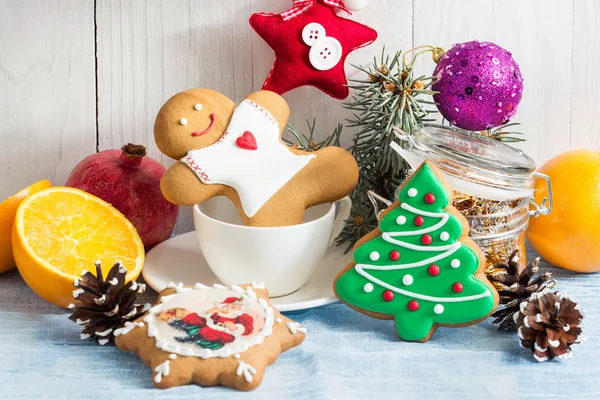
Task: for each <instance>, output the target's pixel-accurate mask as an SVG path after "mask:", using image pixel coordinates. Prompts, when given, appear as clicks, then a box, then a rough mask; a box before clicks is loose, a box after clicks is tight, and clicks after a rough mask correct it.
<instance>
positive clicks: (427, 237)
mask: <svg viewBox="0 0 600 400" xmlns="http://www.w3.org/2000/svg"><path fill="white" fill-rule="evenodd" d="M431 242H433V238H432V237H431V235H428V234H425V235H423V236H421V243H423V244H424V245H426V246H427V245H429V244H431Z"/></svg>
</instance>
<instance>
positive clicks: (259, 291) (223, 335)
mask: <svg viewBox="0 0 600 400" xmlns="http://www.w3.org/2000/svg"><path fill="white" fill-rule="evenodd" d="M169 287H170V288H169V289H166V290H164V291H162V292H161V293H160V297H159V301H158V303H157V304H156V305H155V306H154V307H152V308H151V309H150V310H149V311H148V313H147V314H146V315H145V316H144V317H142V318H139V319H138V320H136V321H133V322H128V323H126V325H125V326H124V327H123V328H121V329H118V330H116V331H115V343H116V345H117V346H118V347H119V349H121V350H124V351H129V352H132V353H135V354H139V356H140V358H141V359H142V361H144V363H146V364H147V365H149V366H150V367H151V368H152V374H153V379H152V380H153V382H154V386H156V387H158V388H162V389H165V388H170V387H174V386H181V385H187V384H192V383H196V384H199V385H201V386H218V385H223V386H227V387H230V388H233V389H238V390H252V389H255V388H257V387H258V386H259V385H260V383H261V381H262V378H263V374H264V372H265V370H266V368H267V366H269V365H270V364H272V363H274V362H275V361H276V360H277V358H278V357H279V354H280V353H281V352H284V351H287V350H289V349H291V348H292V347H295V346H298V345H299V344H301V343H302V341H303V340H304V336H305V334H306V329H305V328H304V327H302V326H301V325H300V324H299V323H298V322H294V321H292V320H290V319H288V318H286V317H284V316H283V315H281V313H280V312H279V311H277V309H275V308H274V307H272V306H271V304H270V303H269V296H268V294H267V291H266V290H265V288H264V285H260V284H255V283H253V284H252V285H242V286H232V287H231V288H228V287H225V286H223V285H218V284H215V285H213V286H212V287H207V286H204V285H202V284H196V285H195V286H194V287H184V286H183V285H182V284H181V283H180V284H178V285H175V284H170V285H169Z"/></svg>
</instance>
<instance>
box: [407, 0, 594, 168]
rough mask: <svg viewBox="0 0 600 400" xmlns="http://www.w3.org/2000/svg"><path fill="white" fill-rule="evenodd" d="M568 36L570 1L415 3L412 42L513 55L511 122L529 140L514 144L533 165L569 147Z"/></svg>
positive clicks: (421, 0)
mask: <svg viewBox="0 0 600 400" xmlns="http://www.w3.org/2000/svg"><path fill="white" fill-rule="evenodd" d="M588 3H589V1H588ZM542 10H543V11H542ZM572 35H573V0H530V1H520V0H502V1H494V0H477V1H475V0H454V1H452V2H445V1H439V0H419V1H417V2H415V19H414V37H415V45H421V44H434V45H439V46H443V47H446V48H449V47H450V46H451V45H452V44H453V43H457V42H465V41H469V40H474V39H479V40H486V41H492V42H495V43H497V44H498V45H500V46H502V47H504V48H506V49H508V50H509V51H511V52H512V53H513V55H514V57H515V60H516V61H517V63H518V64H519V66H520V68H521V72H522V73H523V76H524V79H525V92H524V96H523V100H522V101H521V104H520V107H519V111H518V112H517V114H516V116H515V117H514V118H513V121H515V122H520V123H521V124H522V126H521V131H522V132H524V133H525V134H526V136H527V139H528V141H527V142H526V143H525V144H523V145H519V146H517V147H520V148H522V149H524V150H525V151H526V152H527V153H528V154H529V155H531V156H532V157H533V158H534V159H535V160H536V162H537V163H538V165H541V164H542V163H543V162H544V161H546V160H547V159H549V158H550V157H552V156H554V155H556V154H558V153H560V152H562V151H565V150H566V149H567V148H568V147H569V131H570V121H569V109H570V96H571V83H570V76H571V42H572V38H573V36H572ZM582 62H587V60H584V61H582ZM429 65H430V67H429V70H428V71H433V63H430V64H429ZM590 68H592V66H590Z"/></svg>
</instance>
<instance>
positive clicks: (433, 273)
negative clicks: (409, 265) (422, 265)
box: [427, 264, 440, 276]
mask: <svg viewBox="0 0 600 400" xmlns="http://www.w3.org/2000/svg"><path fill="white" fill-rule="evenodd" d="M427 272H429V275H431V276H438V275H439V274H440V267H438V266H437V265H435V264H431V265H430V266H429V268H427Z"/></svg>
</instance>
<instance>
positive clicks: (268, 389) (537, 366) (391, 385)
mask: <svg viewBox="0 0 600 400" xmlns="http://www.w3.org/2000/svg"><path fill="white" fill-rule="evenodd" d="M541 268H542V269H544V270H551V271H552V272H553V273H554V275H555V277H556V278H557V279H558V281H559V283H558V286H557V288H558V289H561V290H563V291H566V292H567V293H569V294H570V295H571V296H572V297H573V298H574V299H575V300H577V301H578V302H579V303H580V307H581V310H582V311H583V312H584V313H585V319H584V321H585V324H584V334H585V335H586V336H587V341H586V342H585V343H583V344H581V345H577V346H574V348H573V349H574V357H573V359H571V360H568V361H562V362H559V361H553V362H546V363H537V362H535V361H533V358H532V356H531V352H530V351H529V350H524V349H522V348H521V347H519V340H518V337H517V336H516V335H515V334H514V333H505V332H497V331H496V328H495V326H493V325H491V323H490V320H488V321H485V322H483V323H480V324H478V325H475V326H472V327H468V328H463V329H448V328H441V329H439V330H438V331H437V333H436V334H435V335H434V337H433V338H432V339H431V340H430V341H429V342H427V343H424V344H418V343H404V342H401V341H399V340H398V339H397V337H396V334H395V330H394V326H393V323H392V322H391V321H380V320H375V319H371V318H368V317H366V316H364V315H362V314H359V313H357V312H355V311H352V310H351V309H349V308H347V307H345V306H344V305H342V304H340V303H335V304H331V305H328V306H324V307H320V308H315V309H310V310H304V311H297V312H292V313H287V315H289V316H290V317H292V318H294V319H296V320H298V321H299V322H301V323H302V325H304V326H306V327H307V328H308V331H309V332H308V335H307V338H306V340H305V342H304V343H303V344H302V345H301V346H300V347H297V348H295V349H292V350H291V351H289V352H287V353H284V354H282V355H281V357H280V358H279V360H278V361H277V362H276V363H275V364H274V365H272V366H271V367H269V368H268V369H267V373H266V375H265V378H264V380H263V383H262V385H261V386H260V387H259V388H258V389H257V390H256V391H254V392H249V393H241V392H235V391H233V390H230V389H226V388H202V387H199V386H187V387H179V388H172V389H168V390H159V389H154V388H153V386H152V382H151V372H150V368H148V367H146V366H145V365H144V364H143V363H142V362H141V361H140V360H139V358H138V357H137V356H134V355H132V354H128V353H124V352H121V351H119V350H118V349H117V348H116V347H114V346H105V347H101V346H98V345H96V343H95V342H94V341H89V340H88V341H81V340H80V339H79V327H78V326H77V325H75V324H74V323H72V322H71V321H69V320H68V319H67V315H68V314H67V312H66V311H64V310H62V309H59V308H57V307H54V306H52V305H50V304H48V303H46V302H44V301H43V300H41V299H40V298H38V297H37V296H36V295H35V294H34V293H33V292H32V291H31V290H30V289H29V288H28V287H27V286H26V285H25V284H24V283H23V281H22V279H21V278H20V276H19V274H18V272H16V271H12V272H9V273H7V274H4V275H1V276H0V398H2V399H11V400H12V399H33V398H36V399H37V398H67V399H137V398H140V399H142V398H144V399H148V398H160V399H184V398H187V399H189V398H198V399H199V398H202V399H208V398H210V399H212V398H223V399H224V398H244V399H265V398H268V399H280V398H297V399H311V400H314V399H334V398H347V399H350V398H369V399H373V400H375V399H382V398H385V399H387V398H390V399H391V398H394V399H413V398H414V399H447V398H448V399H553V398H572V399H600V340H599V339H598V334H599V333H600V318H599V317H598V312H597V309H598V305H597V303H598V301H600V274H595V275H581V274H574V273H570V272H568V271H563V270H558V269H554V268H552V267H550V266H548V265H547V264H544V263H542V266H541ZM155 298H156V293H155V292H153V291H152V290H150V291H149V293H146V294H145V299H144V300H146V301H154V300H155Z"/></svg>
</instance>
